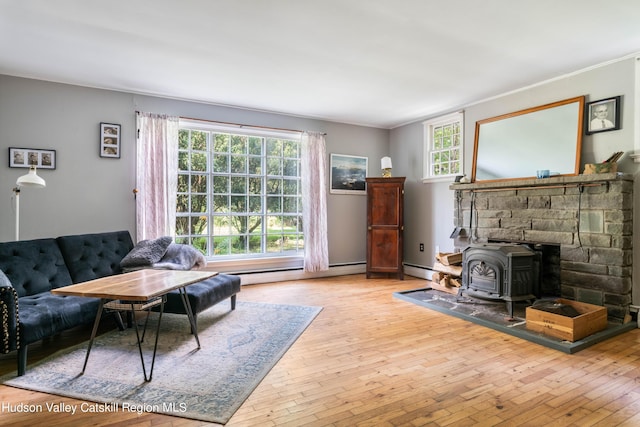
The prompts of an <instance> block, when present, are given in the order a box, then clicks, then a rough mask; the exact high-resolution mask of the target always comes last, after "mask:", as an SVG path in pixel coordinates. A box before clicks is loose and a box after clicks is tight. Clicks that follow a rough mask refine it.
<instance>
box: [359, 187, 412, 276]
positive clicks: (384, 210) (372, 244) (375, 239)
mask: <svg viewBox="0 0 640 427" xmlns="http://www.w3.org/2000/svg"><path fill="white" fill-rule="evenodd" d="M404 181H405V177H395V178H367V278H370V277H371V275H372V274H374V273H386V274H395V275H396V276H397V278H398V279H399V280H404V271H403V268H402V256H403V251H402V247H403V246H402V245H403V233H404V215H403V214H404Z"/></svg>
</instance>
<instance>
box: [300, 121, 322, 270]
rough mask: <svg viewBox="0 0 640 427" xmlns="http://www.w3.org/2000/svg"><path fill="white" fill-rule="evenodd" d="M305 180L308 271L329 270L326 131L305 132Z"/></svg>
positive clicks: (303, 207)
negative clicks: (324, 132) (323, 132)
mask: <svg viewBox="0 0 640 427" xmlns="http://www.w3.org/2000/svg"><path fill="white" fill-rule="evenodd" d="M301 182H302V224H303V227H304V271H308V272H313V271H322V270H328V269H329V245H328V243H327V155H326V144H325V140H324V134H322V133H317V132H305V133H304V134H303V135H302V170H301Z"/></svg>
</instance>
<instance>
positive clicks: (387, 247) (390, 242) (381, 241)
mask: <svg viewBox="0 0 640 427" xmlns="http://www.w3.org/2000/svg"><path fill="white" fill-rule="evenodd" d="M369 235H370V240H369V249H370V259H369V262H370V266H371V267H370V270H371V271H374V272H379V273H385V272H389V273H395V272H397V271H398V269H399V268H401V267H402V266H401V265H400V262H401V261H400V254H399V253H398V249H399V246H398V242H399V238H400V236H399V230H398V229H397V228H386V227H375V228H372V229H371V230H370V231H369Z"/></svg>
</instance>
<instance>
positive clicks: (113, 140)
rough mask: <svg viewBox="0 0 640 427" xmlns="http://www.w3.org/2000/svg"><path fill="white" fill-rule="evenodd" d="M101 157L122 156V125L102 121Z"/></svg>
mask: <svg viewBox="0 0 640 427" xmlns="http://www.w3.org/2000/svg"><path fill="white" fill-rule="evenodd" d="M100 157H112V158H117V159H119V158H120V125H116V124H113V123H100Z"/></svg>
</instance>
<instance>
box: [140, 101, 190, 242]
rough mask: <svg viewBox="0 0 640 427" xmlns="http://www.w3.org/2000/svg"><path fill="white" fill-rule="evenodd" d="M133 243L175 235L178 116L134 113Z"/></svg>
mask: <svg viewBox="0 0 640 427" xmlns="http://www.w3.org/2000/svg"><path fill="white" fill-rule="evenodd" d="M136 119H137V120H136V121H137V129H138V146H137V163H136V167H137V170H136V187H137V189H138V193H137V195H136V229H137V240H138V241H140V240H145V239H155V238H158V237H162V236H173V235H174V234H175V222H176V221H175V218H176V197H177V196H176V194H177V193H176V192H177V179H178V130H179V126H178V117H170V116H166V115H160V114H151V113H138V114H137V117H136Z"/></svg>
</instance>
